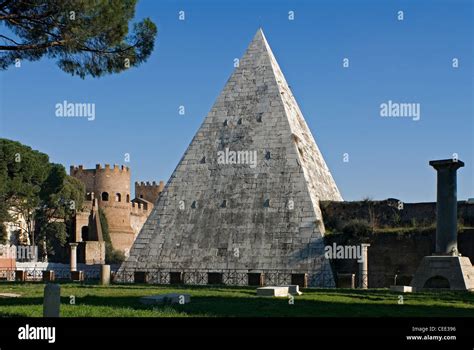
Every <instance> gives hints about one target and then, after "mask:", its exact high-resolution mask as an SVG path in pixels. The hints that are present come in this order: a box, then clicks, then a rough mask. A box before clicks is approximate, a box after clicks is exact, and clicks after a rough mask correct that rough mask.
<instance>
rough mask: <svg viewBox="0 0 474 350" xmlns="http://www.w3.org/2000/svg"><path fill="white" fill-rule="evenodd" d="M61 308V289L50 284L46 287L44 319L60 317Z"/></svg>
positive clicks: (57, 285)
mask: <svg viewBox="0 0 474 350" xmlns="http://www.w3.org/2000/svg"><path fill="white" fill-rule="evenodd" d="M60 306H61V287H60V286H59V284H51V283H48V284H47V285H46V286H45V287H44V300H43V317H59V309H60Z"/></svg>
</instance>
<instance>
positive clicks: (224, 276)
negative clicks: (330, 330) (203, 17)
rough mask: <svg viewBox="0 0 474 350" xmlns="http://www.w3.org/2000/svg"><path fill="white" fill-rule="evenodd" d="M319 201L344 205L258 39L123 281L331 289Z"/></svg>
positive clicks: (137, 245)
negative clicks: (130, 278)
mask: <svg viewBox="0 0 474 350" xmlns="http://www.w3.org/2000/svg"><path fill="white" fill-rule="evenodd" d="M320 200H332V201H341V200H342V197H341V194H340V193H339V190H338V188H337V186H336V183H335V182H334V179H333V178H332V175H331V173H330V171H329V169H328V167H327V165H326V162H325V161H324V159H323V156H322V154H321V152H320V151H319V148H318V146H317V145H316V142H315V140H314V138H313V135H312V134H311V131H310V129H309V128H308V126H307V124H306V122H305V120H304V118H303V115H302V113H301V111H300V109H299V107H298V104H297V103H296V100H295V98H294V97H293V94H292V92H291V90H290V88H289V86H288V84H287V83H286V80H285V78H284V76H283V73H282V72H281V70H280V67H279V66H278V63H277V62H276V59H275V57H274V55H273V53H272V51H271V49H270V46H269V45H268V43H267V41H266V39H265V36H264V34H263V32H262V31H261V30H259V31H258V32H257V33H256V35H255V37H254V39H253V41H252V42H251V44H250V46H249V47H248V49H247V51H246V53H245V55H244V56H243V57H242V59H241V60H240V64H239V66H238V67H237V68H236V69H235V71H234V73H233V74H232V76H231V77H230V79H229V80H228V81H227V83H226V85H225V87H224V89H223V90H222V92H221V94H220V95H219V97H218V98H217V100H216V102H215V104H214V106H213V107H212V109H211V110H210V112H209V113H208V115H207V116H206V118H205V119H204V121H203V123H202V125H201V127H200V129H199V130H198V131H197V133H196V135H195V136H194V138H193V140H192V141H191V144H190V145H189V147H188V149H187V150H186V152H185V153H184V155H183V157H182V159H181V161H180V162H179V164H178V166H177V167H176V169H175V171H174V173H173V174H172V175H171V178H170V180H169V181H168V183H167V184H166V186H165V188H164V190H163V192H162V194H161V195H160V197H159V199H158V201H157V202H156V203H155V207H154V209H153V212H152V213H151V214H150V216H149V217H148V220H147V221H146V223H145V225H144V226H143V228H142V230H141V231H140V233H139V235H138V237H137V239H136V240H135V242H134V244H133V247H132V249H131V251H130V256H129V258H128V259H127V261H125V262H124V263H123V264H122V266H121V268H120V270H119V273H118V276H120V275H121V273H122V272H126V271H128V272H134V276H135V280H137V279H138V280H140V281H144V280H145V281H146V280H150V281H155V282H158V283H169V282H174V283H176V282H181V283H189V284H196V283H197V284H202V283H211V284H221V283H225V284H247V283H248V284H254V283H255V282H256V283H257V284H262V283H265V284H270V285H271V284H289V283H291V284H296V283H298V284H301V285H310V286H318V287H332V286H334V285H335V282H334V277H333V274H332V270H331V267H330V264H329V261H328V260H327V259H325V256H324V240H323V236H324V233H325V228H324V224H323V220H322V215H321V210H320V207H319V201H320ZM263 281H265V282H263Z"/></svg>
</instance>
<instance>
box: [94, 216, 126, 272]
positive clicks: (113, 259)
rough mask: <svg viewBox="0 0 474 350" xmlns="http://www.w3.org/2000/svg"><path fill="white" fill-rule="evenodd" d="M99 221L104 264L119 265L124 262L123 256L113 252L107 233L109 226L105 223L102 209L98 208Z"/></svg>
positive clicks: (105, 218)
mask: <svg viewBox="0 0 474 350" xmlns="http://www.w3.org/2000/svg"><path fill="white" fill-rule="evenodd" d="M99 219H100V226H101V228H102V237H104V241H105V262H106V263H107V264H120V263H121V262H123V261H124V260H125V255H124V254H123V253H122V252H121V251H119V250H115V249H114V247H113V245H112V240H111V238H110V233H109V224H108V222H107V217H106V216H105V213H104V211H103V210H102V209H100V208H99Z"/></svg>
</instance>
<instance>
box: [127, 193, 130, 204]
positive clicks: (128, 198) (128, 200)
mask: <svg viewBox="0 0 474 350" xmlns="http://www.w3.org/2000/svg"><path fill="white" fill-rule="evenodd" d="M127 203H130V195H129V194H127Z"/></svg>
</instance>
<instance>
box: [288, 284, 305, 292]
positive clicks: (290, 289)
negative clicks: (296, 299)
mask: <svg viewBox="0 0 474 350" xmlns="http://www.w3.org/2000/svg"><path fill="white" fill-rule="evenodd" d="M283 287H288V294H291V295H302V294H303V292H300V286H299V285H297V284H290V285H288V286H283Z"/></svg>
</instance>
